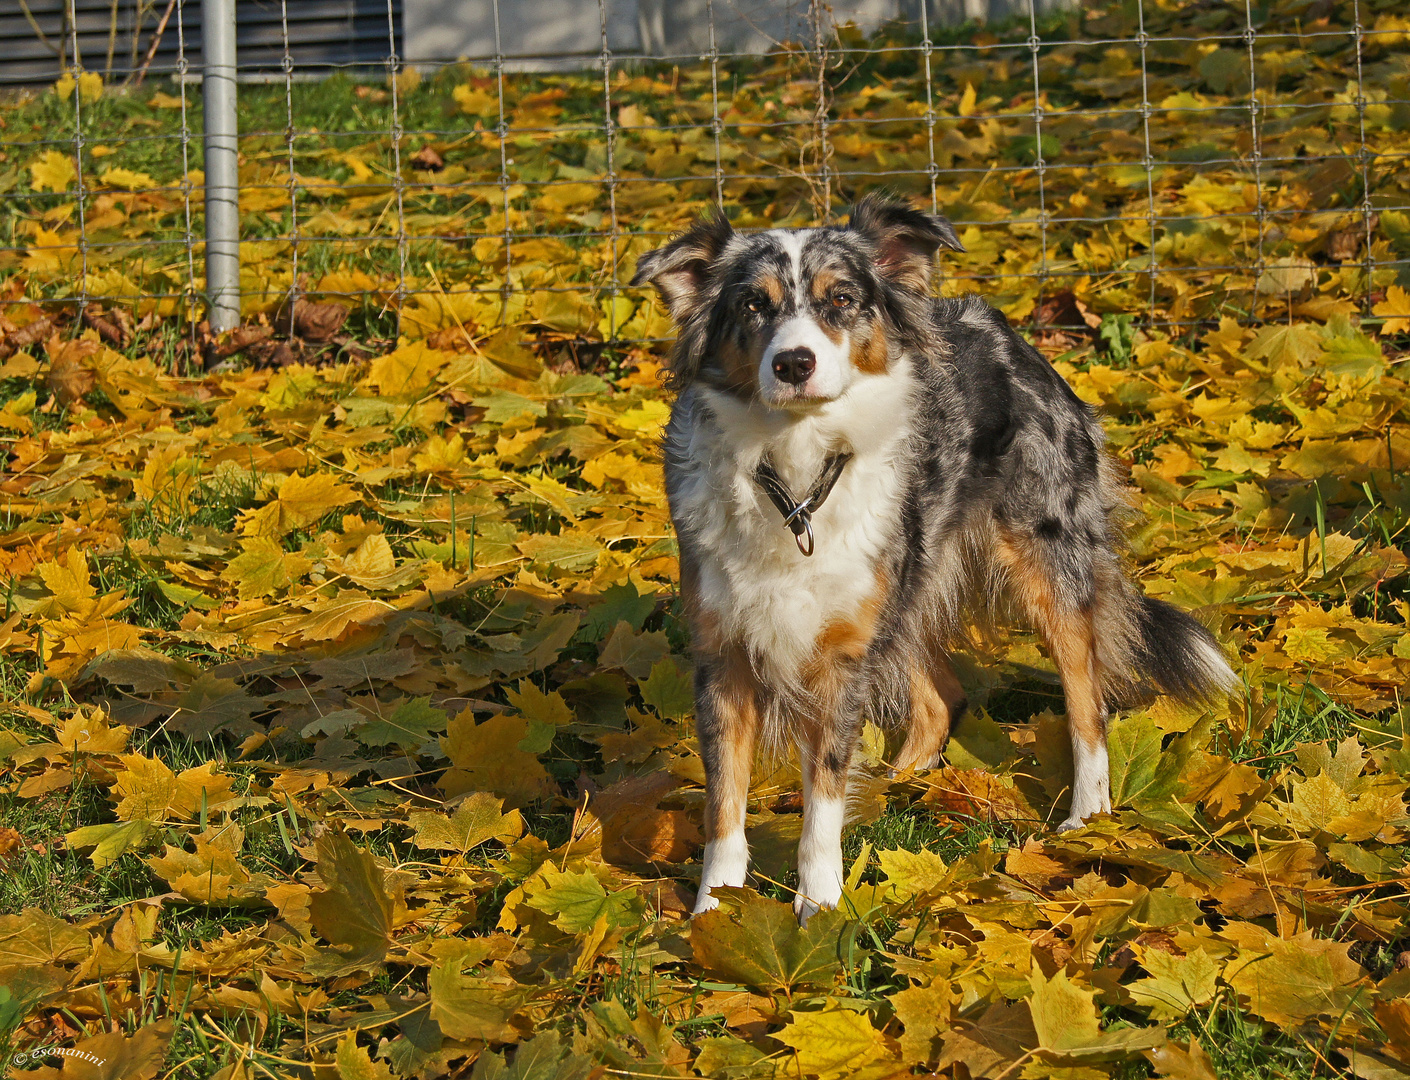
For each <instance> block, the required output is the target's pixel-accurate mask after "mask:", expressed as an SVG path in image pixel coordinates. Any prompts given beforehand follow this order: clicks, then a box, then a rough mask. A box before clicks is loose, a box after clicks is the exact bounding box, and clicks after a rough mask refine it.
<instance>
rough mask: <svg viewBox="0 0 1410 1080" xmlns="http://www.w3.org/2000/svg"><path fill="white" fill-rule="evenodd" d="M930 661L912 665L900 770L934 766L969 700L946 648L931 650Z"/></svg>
mask: <svg viewBox="0 0 1410 1080" xmlns="http://www.w3.org/2000/svg"><path fill="white" fill-rule="evenodd" d="M928 653H929V662H928V664H926V665H925V666H924V667H922V666H921V665H916V666H915V667H913V668H911V679H910V683H911V715H910V730H909V731H908V732H907V733H906V742H905V745H904V746H902V747H901V751H900V753H898V754H897V755H896V765H895V767H896V771H897V772H905V771H906V770H908V769H911V770H913V769H929V768H933V767H934V766H935V764H936V763H937V761H938V760H939V757H940V751H941V750H942V749H943V748H944V746H945V742H946V740H947V739H949V737H950V729H951V728H952V727H953V726H954V723H955V719H956V717H958V716H959V715H960V713H962V712H964V710H965V708H966V706H967V704H968V702H967V701H966V699H965V692H964V688H963V687H962V686H960V681H959V679H957V678H955V669H954V668H953V667H951V666H950V660H949V657H948V656H946V654H945V652H944V650H943V649H940V648H931V649H929V650H928Z"/></svg>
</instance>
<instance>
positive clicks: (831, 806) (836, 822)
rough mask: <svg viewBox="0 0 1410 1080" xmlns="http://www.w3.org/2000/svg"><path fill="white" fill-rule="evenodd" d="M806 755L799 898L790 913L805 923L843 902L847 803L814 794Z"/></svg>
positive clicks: (799, 852)
mask: <svg viewBox="0 0 1410 1080" xmlns="http://www.w3.org/2000/svg"><path fill="white" fill-rule="evenodd" d="M811 773H812V769H811V768H809V767H808V764H807V757H806V752H805V756H804V765H803V835H802V836H801V837H800V838H799V841H798V894H797V896H796V897H795V898H794V900H793V910H794V911H795V912H797V914H798V917H799V918H800V919H802V920H804V921H806V920H807V919H808V918H809V916H811V915H814V914H816V913H817V912H818V911H819V910H820V909H822V908H835V907H836V906H837V902H838V901H839V900H841V899H842V880H843V878H842V826H843V823H844V822H845V819H846V817H847V800H846V799H844V798H841V797H839V796H836V795H828V796H823V795H819V794H817V792H815V791H814V790H813V783H812V775H811Z"/></svg>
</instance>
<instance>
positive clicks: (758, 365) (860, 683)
mask: <svg viewBox="0 0 1410 1080" xmlns="http://www.w3.org/2000/svg"><path fill="white" fill-rule="evenodd" d="M942 246H947V247H951V248H956V249H958V248H960V246H961V245H960V242H959V239H958V238H957V237H956V235H955V233H954V231H953V230H952V229H951V228H950V226H949V223H948V222H946V221H945V220H944V219H943V218H940V217H937V216H934V215H929V214H923V213H920V212H917V211H914V210H910V209H908V208H906V207H904V206H902V205H900V204H898V203H895V202H890V201H887V200H885V199H877V198H869V199H865V200H863V201H862V202H861V203H860V204H859V205H858V206H857V207H856V208H855V210H854V211H853V214H852V218H851V221H850V223H849V225H848V226H847V227H832V228H821V229H813V230H801V231H785V230H775V231H772V232H767V233H761V234H756V235H751V236H744V235H740V234H738V233H735V232H734V231H733V230H732V229H731V228H730V227H729V225H728V224H727V223H725V221H724V220H723V219H719V220H715V221H709V222H703V223H701V224H698V225H696V226H695V227H694V228H693V229H691V230H690V231H689V232H687V233H686V234H685V235H684V236H682V237H681V238H680V239H678V240H676V241H675V242H673V243H672V244H670V245H668V246H667V247H665V248H663V249H661V250H659V251H656V252H652V253H651V254H650V255H647V256H644V257H643V259H642V260H641V262H640V264H639V267H638V272H637V280H638V281H651V282H652V283H654V284H655V285H656V286H657V287H658V289H659V290H660V291H661V293H662V295H663V297H664V298H665V300H666V302H667V304H668V306H669V307H670V309H671V312H672V315H673V316H674V317H675V319H676V321H677V324H678V326H679V331H680V332H679V336H678V339H677V342H676V346H675V349H674V352H673V355H672V360H671V379H672V385H673V387H674V388H675V389H676V390H677V391H678V397H677V400H676V402H675V405H674V408H673V411H672V415H671V420H670V423H669V425H668V428H667V433H666V484H667V494H668V497H669V500H670V504H671V509H672V517H673V519H674V523H675V526H676V531H677V535H678V537H679V541H680V547H681V566H682V591H683V595H684V597H685V601H686V606H687V611H688V614H689V617H690V620H691V624H692V631H693V636H694V647H695V652H696V661H697V729H698V732H699V736H700V740H701V748H702V754H703V757H704V759H705V764H706V773H707V787H708V788H709V798H708V800H707V803H708V808H707V816H706V837H707V847H706V858H705V869H704V878H703V880H702V889H701V900H700V907H701V908H703V907H707V906H710V905H711V903H712V901H711V900H710V898H709V890H710V888H711V887H712V886H717V885H721V884H740V883H742V880H743V867H744V860H746V859H747V852H746V851H745V849H744V847H743V838H742V827H743V812H744V805H745V794H744V793H745V791H747V784H748V762H749V760H750V759H751V758H752V752H753V746H754V743H755V741H756V740H757V739H763V740H766V741H767V740H769V739H773V740H775V741H777V740H789V741H795V742H797V743H798V744H799V745H800V747H801V748H802V751H803V754H802V758H803V766H804V780H805V821H804V833H803V842H802V844H801V846H800V855H799V864H800V865H799V869H800V885H799V900H798V904H797V906H798V910H799V913H800V915H801V916H804V917H806V915H807V914H808V913H809V912H810V911H812V910H815V909H816V907H818V906H820V905H829V904H833V903H836V901H837V898H838V895H839V891H840V888H841V884H840V868H841V855H840V847H839V846H838V836H837V835H834V834H835V833H836V834H840V828H841V809H840V808H841V805H842V803H841V800H842V798H843V795H844V793H845V782H846V774H847V770H848V765H849V762H850V760H851V756H852V752H853V748H854V746H855V742H856V738H857V733H858V730H859V727H860V723H861V718H862V716H863V714H865V713H870V714H872V715H874V716H877V717H878V718H882V717H890V718H893V719H905V720H908V721H909V723H910V728H911V730H910V733H909V736H908V738H907V741H906V745H905V747H903V748H902V750H901V752H900V754H899V756H898V758H897V760H896V765H897V767H898V768H917V767H929V766H932V765H934V764H935V762H936V759H937V757H938V754H939V753H940V751H941V749H942V748H943V745H944V742H945V740H946V738H947V737H948V734H949V732H950V730H951V728H952V726H953V723H954V721H955V720H957V719H958V717H959V715H960V713H962V712H963V709H964V700H963V693H962V691H961V690H960V688H959V684H958V682H957V681H956V680H955V677H954V675H953V672H952V671H951V670H950V667H949V663H948V655H949V653H950V652H951V650H953V649H955V648H956V647H959V646H961V645H962V644H963V642H964V631H965V628H966V626H968V625H969V624H970V623H972V622H979V623H994V622H998V621H1004V620H1006V619H1007V618H1008V617H1009V616H1010V615H1014V616H1017V617H1019V618H1021V619H1026V620H1027V621H1029V622H1031V623H1033V624H1035V625H1036V627H1037V629H1038V630H1039V631H1040V632H1041V633H1042V635H1043V637H1044V639H1045V641H1046V643H1047V645H1048V647H1049V650H1050V651H1051V652H1052V654H1053V656H1054V660H1055V662H1056V663H1057V666H1058V668H1059V672H1060V674H1061V675H1062V677H1063V683H1064V689H1065V692H1066V695H1067V699H1068V714H1069V724H1070V726H1071V728H1072V733H1073V749H1074V758H1075V761H1076V770H1077V775H1076V777H1075V779H1074V786H1073V799H1072V812H1071V814H1070V815H1069V817H1068V820H1067V821H1066V822H1065V825H1067V826H1075V825H1077V824H1080V823H1081V821H1082V819H1083V818H1085V817H1087V816H1090V815H1091V814H1092V813H1096V812H1099V811H1101V810H1108V809H1110V803H1109V796H1108V793H1107V790H1108V781H1107V766H1106V752H1105V718H1106V710H1107V706H1108V703H1114V702H1121V701H1126V700H1129V699H1131V698H1133V697H1136V696H1138V695H1139V694H1141V693H1144V692H1145V691H1147V690H1149V689H1152V688H1158V689H1160V690H1164V691H1166V692H1170V693H1173V694H1175V695H1177V696H1179V697H1182V698H1186V699H1192V698H1200V697H1203V696H1207V695H1209V694H1212V693H1214V692H1216V691H1217V690H1219V689H1220V688H1224V687H1227V686H1228V685H1230V684H1231V682H1232V673H1231V672H1230V671H1229V669H1228V667H1227V664H1226V663H1225V661H1224V658H1223V656H1222V653H1221V651H1220V649H1219V647H1218V645H1217V644H1216V643H1215V641H1214V639H1213V638H1212V637H1211V636H1210V635H1209V634H1208V632H1207V631H1205V630H1204V628H1203V627H1201V626H1200V625H1199V624H1198V623H1196V622H1195V621H1194V620H1193V619H1191V618H1190V617H1189V616H1188V615H1186V614H1185V613H1183V612H1181V611H1178V610H1177V609H1175V608H1173V607H1171V606H1169V605H1167V604H1164V603H1161V602H1159V601H1155V600H1152V599H1149V598H1146V597H1144V596H1142V595H1141V594H1140V593H1139V591H1138V590H1136V588H1135V587H1134V586H1133V585H1132V584H1131V583H1130V581H1129V579H1128V578H1127V576H1126V573H1125V571H1124V567H1123V565H1122V558H1121V554H1120V552H1121V531H1120V519H1121V517H1122V515H1123V511H1124V508H1125V501H1124V499H1123V489H1122V486H1121V484H1120V483H1119V481H1118V479H1117V474H1116V469H1115V466H1114V464H1113V463H1112V461H1111V460H1110V458H1109V457H1108V455H1107V454H1106V452H1105V450H1104V447H1103V442H1104V439H1103V434H1102V429H1101V426H1100V424H1099V423H1098V421H1097V418H1096V416H1095V415H1094V413H1093V411H1092V409H1091V408H1090V407H1089V406H1087V405H1086V404H1085V403H1083V402H1082V401H1081V400H1080V399H1078V397H1077V396H1076V395H1075V394H1074V393H1073V392H1072V390H1071V388H1070V387H1068V385H1067V384H1066V383H1065V382H1064V381H1063V380H1062V378H1061V377H1059V376H1058V374H1057V373H1056V372H1055V371H1054V370H1053V368H1052V367H1051V366H1050V365H1049V364H1048V363H1047V361H1046V360H1044V359H1043V357H1042V356H1041V355H1040V354H1039V353H1037V352H1036V351H1035V350H1034V349H1033V348H1032V347H1031V346H1030V345H1028V344H1027V343H1026V342H1025V341H1023V339H1022V338H1020V337H1019V336H1018V335H1017V334H1016V333H1014V331H1013V330H1012V329H1011V328H1010V327H1009V325H1008V323H1007V321H1006V320H1005V319H1004V317H1003V316H1002V315H1001V314H999V313H998V312H997V311H995V310H993V309H992V308H990V307H989V306H987V305H986V304H984V303H983V302H982V301H981V300H978V299H976V298H973V297H969V298H965V299H958V300H950V299H940V300H937V299H934V298H933V297H932V295H931V280H930V270H931V266H932V262H933V256H934V254H935V252H936V250H937V249H938V248H939V247H942ZM838 452H846V453H851V454H853V455H854V457H853V459H852V461H851V462H849V464H848V466H847V468H846V469H845V470H844V472H843V474H842V479H841V480H840V481H839V482H838V486H837V488H836V489H835V490H834V494H833V495H832V496H831V497H830V498H829V500H828V502H827V504H826V505H825V506H823V508H822V509H821V510H819V511H818V513H817V515H816V516H815V517H814V521H813V525H814V528H815V530H816V533H817V545H818V554H817V555H816V556H815V557H814V559H813V560H809V559H805V558H803V557H802V555H801V554H800V553H799V552H798V550H797V549H796V547H795V545H794V543H793V539H792V536H791V534H790V533H789V532H788V530H786V529H784V528H783V526H782V519H781V517H780V516H779V514H778V511H777V510H776V509H775V508H774V506H773V505H772V504H771V503H770V502H769V500H768V499H767V498H765V497H764V496H763V495H762V494H761V493H760V491H759V490H758V485H757V483H756V482H755V480H754V473H755V470H756V468H757V467H758V465H759V462H760V461H761V460H762V459H764V458H767V459H768V460H769V461H770V462H771V463H772V464H773V465H774V467H775V468H776V469H777V471H778V472H779V474H780V475H781V476H783V477H784V478H785V480H786V481H787V482H788V484H789V485H790V486H791V488H792V490H793V491H795V492H802V491H805V490H807V489H808V487H809V485H810V484H811V482H812V480H813V478H814V477H815V476H816V475H818V473H819V471H820V470H821V468H822V463H823V461H824V460H825V459H826V457H827V455H829V454H833V453H838ZM996 615H997V616H1000V617H999V618H996ZM741 774H742V775H741ZM741 785H743V786H742V787H741Z"/></svg>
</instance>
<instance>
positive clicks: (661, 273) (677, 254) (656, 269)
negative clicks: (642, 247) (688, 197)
mask: <svg viewBox="0 0 1410 1080" xmlns="http://www.w3.org/2000/svg"><path fill="white" fill-rule="evenodd" d="M733 235H734V229H733V228H732V227H731V226H730V223H729V221H728V219H726V218H725V217H724V215H720V216H718V217H713V218H705V219H702V220H700V221H697V222H696V223H695V224H694V225H692V226H691V227H690V228H689V229H688V230H687V231H686V232H685V234H684V235H682V236H679V237H677V238H676V239H674V240H672V241H671V242H670V243H669V244H667V245H666V246H665V247H663V248H657V249H656V250H655V251H648V252H647V253H646V254H645V255H643V256H641V258H639V259H637V261H636V273H634V274H633V275H632V284H633V285H645V284H646V283H647V282H650V283H651V284H652V285H655V286H656V291H657V292H659V293H660V294H661V299H662V300H664V301H665V303H666V308H667V310H669V311H670V313H671V317H672V318H673V319H675V320H676V323H677V325H679V324H681V323H684V322H685V321H686V320H687V319H689V318H690V316H691V315H693V314H694V313H695V312H696V311H697V310H698V308H699V306H700V300H701V298H702V296H703V294H704V291H705V286H706V284H707V283H708V281H709V277H710V268H711V267H712V266H713V265H714V263H715V260H716V259H717V258H718V257H719V254H720V252H721V251H723V250H724V247H725V244H727V243H728V242H729V240H730V237H732V236H733Z"/></svg>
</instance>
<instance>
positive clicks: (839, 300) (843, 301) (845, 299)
mask: <svg viewBox="0 0 1410 1080" xmlns="http://www.w3.org/2000/svg"><path fill="white" fill-rule="evenodd" d="M832 306H833V307H835V308H848V307H851V306H852V297H851V294H850V293H845V292H840V293H833V294H832Z"/></svg>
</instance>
